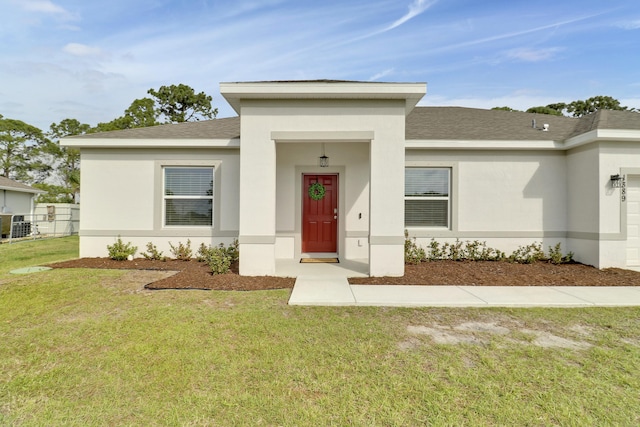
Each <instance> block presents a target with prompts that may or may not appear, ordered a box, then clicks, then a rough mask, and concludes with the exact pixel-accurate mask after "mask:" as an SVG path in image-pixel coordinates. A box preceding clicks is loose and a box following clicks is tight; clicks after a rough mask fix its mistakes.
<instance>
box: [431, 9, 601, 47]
mask: <svg viewBox="0 0 640 427" xmlns="http://www.w3.org/2000/svg"><path fill="white" fill-rule="evenodd" d="M599 15H601V13H597V14H593V15H587V16H581V17H578V18H572V19H567V20H564V21H559V22H554V23H551V24H548V25H542V26H540V27H535V28H529V29H527V30H522V31H515V32H512V33H506V34H498V35H496V36H491V37H484V38H480V39H476V40H470V41H467V42H462V43H456V44H453V45H449V46H445V47H442V48H439V49H437V48H436V49H432V52H444V51H448V50H453V49H458V48H462V47H469V46H475V45H479V44H483V43H488V42H494V41H499V40H505V39H510V38H514V37H519V36H524V35H527V34H532V33H537V32H539V31H546V30H549V29H552V28H558V27H561V26H564V25H569V24H573V23H576V22H580V21H584V20H587V19H590V18H594V17H596V16H599Z"/></svg>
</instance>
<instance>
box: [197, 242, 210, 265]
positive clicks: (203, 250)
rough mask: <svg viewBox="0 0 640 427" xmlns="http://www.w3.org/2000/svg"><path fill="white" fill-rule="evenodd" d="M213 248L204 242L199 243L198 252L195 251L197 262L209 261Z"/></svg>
mask: <svg viewBox="0 0 640 427" xmlns="http://www.w3.org/2000/svg"><path fill="white" fill-rule="evenodd" d="M212 250H213V249H212V248H211V246H208V245H205V244H204V243H200V247H199V248H198V252H196V259H197V260H198V262H207V263H208V262H209V259H211V251H212Z"/></svg>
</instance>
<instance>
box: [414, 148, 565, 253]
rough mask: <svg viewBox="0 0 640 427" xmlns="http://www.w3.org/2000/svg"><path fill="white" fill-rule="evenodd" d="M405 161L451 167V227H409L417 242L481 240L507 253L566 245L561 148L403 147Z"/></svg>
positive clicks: (563, 173) (416, 164) (415, 164)
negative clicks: (528, 246)
mask: <svg viewBox="0 0 640 427" xmlns="http://www.w3.org/2000/svg"><path fill="white" fill-rule="evenodd" d="M406 163H407V165H412V166H435V167H450V168H451V169H452V183H451V184H452V185H451V210H452V211H451V227H450V229H449V230H446V229H444V230H443V229H438V228H433V229H429V228H410V229H409V232H410V235H412V236H416V237H417V238H418V242H419V243H421V244H423V245H426V244H428V242H429V241H430V240H431V238H435V239H436V240H438V241H442V242H447V241H448V242H454V241H455V239H456V238H457V239H460V240H462V241H466V240H470V241H473V240H480V241H486V242H487V245H489V246H492V247H495V248H498V249H501V250H503V251H505V252H512V251H513V250H515V249H517V248H518V246H520V245H525V244H529V243H532V242H543V244H544V245H545V248H546V246H548V245H555V244H556V243H558V242H560V243H561V244H562V245H563V246H564V249H566V239H565V238H566V230H567V204H566V198H567V184H566V183H567V175H566V157H565V154H564V152H561V151H499V150H492V151H471V150H466V151H463V150H407V154H406Z"/></svg>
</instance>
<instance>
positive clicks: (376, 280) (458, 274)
mask: <svg viewBox="0 0 640 427" xmlns="http://www.w3.org/2000/svg"><path fill="white" fill-rule="evenodd" d="M49 266H50V267H54V268H108V269H123V270H162V271H177V272H178V274H175V275H172V276H170V277H165V278H163V279H161V280H158V281H156V282H153V283H150V284H148V285H146V286H145V287H146V288H147V289H214V290H235V291H250V290H268V289H291V288H293V284H294V283H295V279H293V278H284V277H271V276H258V277H254V276H240V275H239V274H238V266H237V264H234V265H233V266H232V268H231V272H230V273H228V274H218V275H213V274H211V270H210V269H209V267H208V265H206V264H205V263H201V262H197V261H196V260H191V261H177V260H168V261H151V260H147V259H142V258H141V259H135V260H133V261H114V260H111V259H108V258H81V259H77V260H73V261H67V262H61V263H56V264H51V265H49ZM349 282H350V283H352V284H373V285H471V286H474V285H475V286H640V272H636V271H630V270H623V269H619V268H608V269H604V270H598V269H596V268H593V267H589V266H586V265H582V264H564V265H553V264H548V263H543V262H539V263H536V264H512V263H508V262H489V261H485V262H472V261H432V262H425V263H422V264H419V265H407V266H405V275H404V276H403V277H365V278H352V279H349Z"/></svg>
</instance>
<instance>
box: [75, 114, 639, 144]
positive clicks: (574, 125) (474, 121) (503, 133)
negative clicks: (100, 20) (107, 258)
mask: <svg viewBox="0 0 640 427" xmlns="http://www.w3.org/2000/svg"><path fill="white" fill-rule="evenodd" d="M534 120H535V127H533V126H532V124H533V121H534ZM545 123H546V124H548V125H549V130H548V131H547V132H543V131H542V128H543V125H544V124H545ZM594 129H632V130H640V114H639V113H635V112H631V111H610V110H601V111H598V112H596V113H594V114H590V115H588V116H584V117H581V118H579V119H576V118H572V117H565V116H552V115H548V114H535V113H523V112H518V111H504V110H483V109H478V108H465V107H416V108H414V109H413V111H412V112H411V113H410V114H409V116H408V117H407V121H406V131H405V135H406V139H407V140H480V141H482V140H492V141H535V140H540V141H549V140H553V141H563V140H565V139H567V138H570V137H572V136H576V135H580V134H583V133H586V132H589V131H591V130H594ZM239 137H240V117H229V118H224V119H213V120H203V121H199V122H187V123H178V124H167V125H159V126H152V127H146V128H136V129H126V130H118V131H112V132H101V133H94V134H87V135H80V136H76V137H71V138H82V139H104V138H117V139H173V140H176V139H234V138H239Z"/></svg>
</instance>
